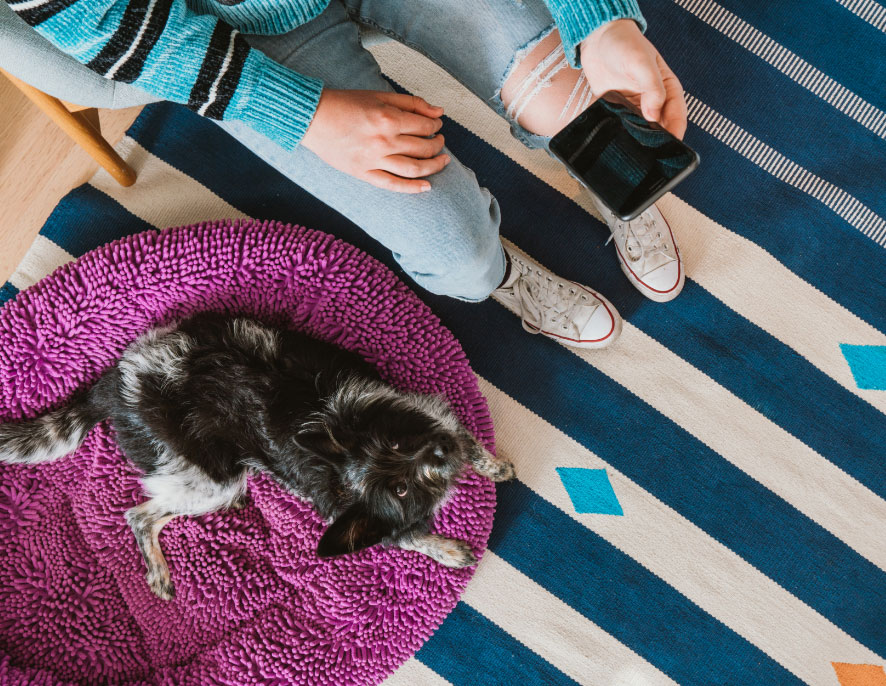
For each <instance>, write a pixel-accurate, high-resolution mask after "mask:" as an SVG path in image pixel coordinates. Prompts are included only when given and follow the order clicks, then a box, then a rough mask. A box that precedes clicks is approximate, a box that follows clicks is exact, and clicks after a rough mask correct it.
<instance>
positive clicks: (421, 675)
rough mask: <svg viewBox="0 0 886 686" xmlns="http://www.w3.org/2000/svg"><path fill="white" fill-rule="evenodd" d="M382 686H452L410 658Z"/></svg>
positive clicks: (431, 670) (428, 668) (425, 666)
mask: <svg viewBox="0 0 886 686" xmlns="http://www.w3.org/2000/svg"><path fill="white" fill-rule="evenodd" d="M382 683H383V684H384V686H452V684H450V683H449V682H448V681H446V679H444V678H443V677H442V676H440V675H439V674H437V672H435V671H434V670H433V669H431V668H430V667H428V666H427V665H425V664H423V663H421V662H419V661H418V660H417V659H416V658H414V657H411V658H409V659H408V660H407V661H406V662H404V663H403V664H402V665H400V667H399V668H398V669H397V671H396V672H394V673H393V674H391V676H389V677H388V678H387V679H385V680H384V681H383V682H382Z"/></svg>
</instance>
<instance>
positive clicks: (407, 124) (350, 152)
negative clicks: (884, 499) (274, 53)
mask: <svg viewBox="0 0 886 686" xmlns="http://www.w3.org/2000/svg"><path fill="white" fill-rule="evenodd" d="M441 116H443V108H442V107H433V106H432V105H429V104H428V103H427V102H425V101H424V100H422V99H421V98H419V97H417V96H414V95H401V94H399V93H388V92H385V91H360V90H334V89H330V88H324V89H323V93H322V94H321V96H320V103H319V105H318V106H317V111H316V113H315V114H314V119H313V120H312V121H311V125H310V126H309V127H308V130H307V132H306V133H305V135H304V138H302V141H301V145H304V146H305V147H306V148H307V149H308V150H310V151H311V152H313V153H314V154H315V155H317V156H318V157H319V158H320V159H322V160H323V161H324V162H326V163H327V164H329V165H331V166H333V167H335V168H336V169H338V170H339V171H343V172H345V173H346V174H350V175H351V176H353V177H356V178H358V179H362V180H363V181H366V182H368V183H371V184H372V185H373V186H378V187H379V188H385V189H387V190H391V191H397V192H400V193H421V192H423V191H428V190H430V189H431V184H430V182H428V181H427V180H425V179H424V178H423V177H425V176H430V175H431V174H436V173H437V172H438V171H440V170H441V169H443V167H445V166H446V165H447V164H449V155H445V154H440V151H441V150H442V149H443V136H442V135H441V134H437V135H436V136H434V134H436V133H437V132H438V131H439V130H440V127H441V126H443V122H442V121H441V120H440V117H441ZM427 136H434V137H433V138H427Z"/></svg>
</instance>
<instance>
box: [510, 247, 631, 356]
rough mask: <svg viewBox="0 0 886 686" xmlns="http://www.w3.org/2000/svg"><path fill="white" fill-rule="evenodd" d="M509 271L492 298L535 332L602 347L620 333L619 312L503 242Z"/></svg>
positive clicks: (568, 342) (579, 345) (579, 344)
mask: <svg viewBox="0 0 886 686" xmlns="http://www.w3.org/2000/svg"><path fill="white" fill-rule="evenodd" d="M505 251H506V252H507V254H508V258H509V259H510V261H511V273H510V275H509V276H508V280H507V282H506V283H505V285H503V286H502V287H501V288H498V289H496V290H495V291H493V293H492V297H493V298H494V299H495V300H497V301H498V302H500V303H501V304H502V305H504V306H505V307H507V308H508V309H509V310H511V311H512V312H514V313H515V314H517V315H518V316H519V317H520V319H522V320H523V328H524V329H526V330H527V331H528V332H529V333H540V334H542V335H544V336H547V337H548V338H553V339H554V340H556V341H560V342H561V343H563V344H564V345H569V346H572V347H574V348H605V347H606V346H608V345H611V344H612V343H613V342H614V341H615V339H616V338H618V335H619V334H620V333H621V317H619V316H618V312H617V311H616V310H615V308H614V307H613V306H612V303H611V302H609V301H608V300H607V299H606V298H604V297H603V296H602V295H600V294H599V293H595V292H594V291H592V290H591V289H590V288H587V287H585V286H582V285H581V284H578V283H575V282H574V281H566V280H564V279H561V278H559V277H558V276H556V275H554V274H552V273H551V272H549V271H548V270H547V269H545V268H544V267H542V266H541V265H540V264H538V262H535V261H534V260H532V259H530V258H529V257H528V256H527V255H526V254H525V253H523V252H520V251H519V250H517V249H516V248H514V247H513V246H510V245H507V244H505Z"/></svg>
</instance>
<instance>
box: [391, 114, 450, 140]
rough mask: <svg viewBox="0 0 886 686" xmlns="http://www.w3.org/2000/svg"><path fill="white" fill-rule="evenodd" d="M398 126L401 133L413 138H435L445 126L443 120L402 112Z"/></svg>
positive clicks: (398, 117)
mask: <svg viewBox="0 0 886 686" xmlns="http://www.w3.org/2000/svg"><path fill="white" fill-rule="evenodd" d="M397 124H398V126H399V133H405V134H410V135H413V136H433V135H434V134H435V133H437V131H439V130H440V128H441V127H442V126H443V120H442V119H432V118H430V117H426V116H424V115H422V114H414V113H412V112H404V111H402V110H401V111H400V112H399V113H398V115H397Z"/></svg>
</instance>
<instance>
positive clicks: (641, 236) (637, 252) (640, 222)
mask: <svg viewBox="0 0 886 686" xmlns="http://www.w3.org/2000/svg"><path fill="white" fill-rule="evenodd" d="M652 223H653V219H652V217H651V216H650V215H649V214H648V213H646V212H644V213H643V214H641V215H640V216H639V217H637V218H636V219H633V220H631V221H629V222H624V221H616V223H615V224H616V228H617V229H618V230H619V231H621V232H622V234H623V235H624V244H625V250H626V251H627V253H628V259H629V260H631V261H632V262H636V261H637V260H640V259H641V258H643V257H647V256H652V255H655V254H661V255H664V256H665V257H668V258H670V259H673V257H672V255H671V254H670V253H669V252H668V246H667V244H666V243H665V241H664V236H663V235H662V233H661V231H659V230H658V229H656V228H655V227H654V226H653V225H652ZM613 238H615V231H613V232H612V233H610V234H609V239H608V240H607V241H606V245H609V242H610V241H611V240H612V239H613ZM635 246H636V247H635Z"/></svg>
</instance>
